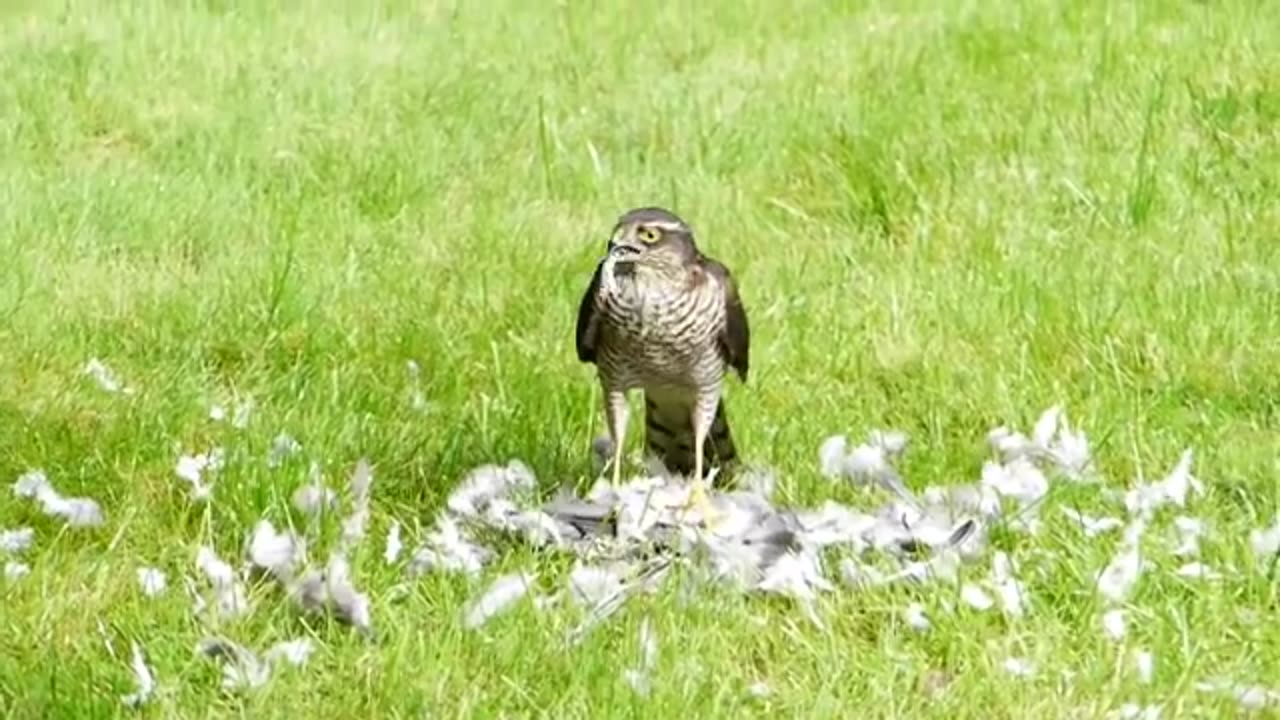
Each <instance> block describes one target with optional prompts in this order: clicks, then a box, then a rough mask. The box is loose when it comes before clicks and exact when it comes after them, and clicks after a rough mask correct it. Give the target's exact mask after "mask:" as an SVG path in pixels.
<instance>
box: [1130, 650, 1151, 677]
mask: <svg viewBox="0 0 1280 720" xmlns="http://www.w3.org/2000/svg"><path fill="white" fill-rule="evenodd" d="M1133 665H1134V667H1135V668H1136V669H1137V671H1138V682H1140V683H1142V684H1143V685H1150V684H1151V680H1152V678H1154V677H1155V669H1156V660H1155V657H1154V656H1153V655H1152V654H1151V653H1150V652H1147V651H1146V650H1139V651H1137V652H1136V653H1134V655H1133Z"/></svg>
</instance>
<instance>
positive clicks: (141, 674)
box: [121, 642, 156, 708]
mask: <svg viewBox="0 0 1280 720" xmlns="http://www.w3.org/2000/svg"><path fill="white" fill-rule="evenodd" d="M132 646H133V654H132V659H131V660H130V662H129V667H130V668H131V669H132V670H133V678H134V683H135V684H136V685H137V688H138V689H137V690H136V691H134V692H132V693H129V694H128V695H125V696H124V697H122V698H121V700H122V701H124V704H125V705H128V706H129V707H135V708H136V707H141V706H142V704H143V703H145V702H146V701H147V700H148V699H150V698H151V694H152V693H154V692H155V689H156V677H155V674H154V673H152V672H151V668H150V667H148V666H147V662H146V659H144V658H143V656H142V648H140V647H138V643H136V642H135V643H132Z"/></svg>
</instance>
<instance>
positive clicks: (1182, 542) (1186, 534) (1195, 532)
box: [1173, 515, 1205, 557]
mask: <svg viewBox="0 0 1280 720" xmlns="http://www.w3.org/2000/svg"><path fill="white" fill-rule="evenodd" d="M1173 526H1174V529H1175V530H1177V532H1178V545H1177V547H1175V548H1174V549H1173V554H1174V556H1175V557H1196V556H1198V555H1199V554H1200V538H1202V537H1204V533H1205V525H1204V521H1203V520H1201V519H1200V518H1193V517H1187V516H1186V515H1179V516H1178V517H1176V518H1174V519H1173Z"/></svg>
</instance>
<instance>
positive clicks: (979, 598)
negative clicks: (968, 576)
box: [960, 583, 995, 610]
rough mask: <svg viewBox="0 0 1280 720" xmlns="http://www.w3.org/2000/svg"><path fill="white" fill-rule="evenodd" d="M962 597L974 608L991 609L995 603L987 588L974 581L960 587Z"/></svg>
mask: <svg viewBox="0 0 1280 720" xmlns="http://www.w3.org/2000/svg"><path fill="white" fill-rule="evenodd" d="M960 599H961V600H962V601H964V603H965V604H966V605H968V606H969V607H971V608H973V609H974V610H990V609H991V608H992V606H994V605H995V601H994V600H992V599H991V596H990V595H988V594H987V593H986V591H985V590H983V589H982V588H980V587H978V586H977V585H974V584H972V583H965V584H964V585H962V586H961V587H960Z"/></svg>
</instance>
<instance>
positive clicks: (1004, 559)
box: [991, 551, 1027, 617]
mask: <svg viewBox="0 0 1280 720" xmlns="http://www.w3.org/2000/svg"><path fill="white" fill-rule="evenodd" d="M991 584H992V586H993V587H994V588H995V591H996V596H997V597H999V598H1000V607H1001V609H1002V610H1003V611H1004V613H1005V614H1006V615H1010V616H1013V617H1022V615H1023V613H1024V612H1025V608H1024V606H1025V604H1026V597H1027V591H1026V587H1025V586H1024V585H1023V584H1022V583H1021V582H1019V581H1018V579H1017V578H1016V577H1014V575H1013V562H1012V561H1011V560H1010V559H1009V556H1008V555H1007V554H1006V553H1004V552H1001V551H998V552H996V554H995V556H994V557H992V559H991Z"/></svg>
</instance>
